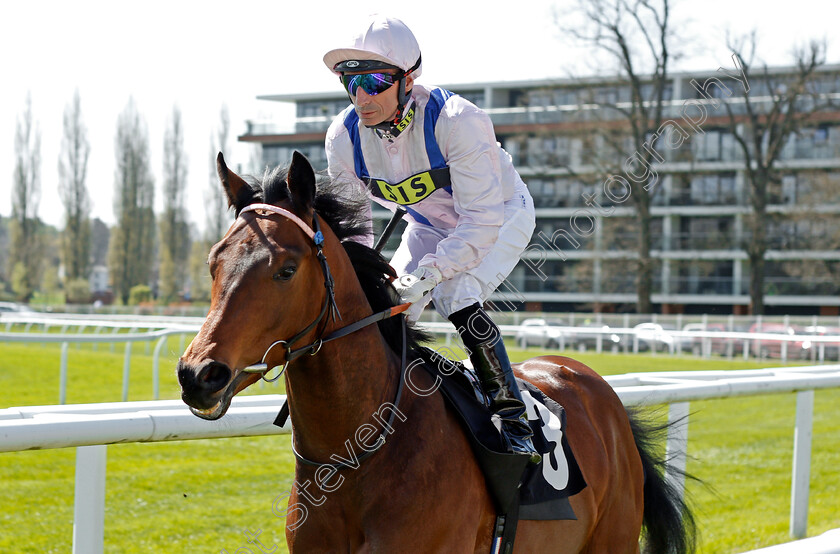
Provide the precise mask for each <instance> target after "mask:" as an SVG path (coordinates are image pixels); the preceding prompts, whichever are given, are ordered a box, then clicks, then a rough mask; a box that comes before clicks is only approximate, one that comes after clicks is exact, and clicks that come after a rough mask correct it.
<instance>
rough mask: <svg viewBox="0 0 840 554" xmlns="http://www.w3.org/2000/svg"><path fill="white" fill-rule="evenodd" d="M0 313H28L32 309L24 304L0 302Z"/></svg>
mask: <svg viewBox="0 0 840 554" xmlns="http://www.w3.org/2000/svg"><path fill="white" fill-rule="evenodd" d="M0 312H4V313H18V314H19V313H29V312H32V308H30V307H29V306H26V305H25V304H18V303H17V302H0Z"/></svg>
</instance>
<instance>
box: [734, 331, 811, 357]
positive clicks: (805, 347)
mask: <svg viewBox="0 0 840 554" xmlns="http://www.w3.org/2000/svg"><path fill="white" fill-rule="evenodd" d="M749 332H750V333H770V334H773V335H788V336H791V335H804V334H806V333H805V329H803V328H801V327H795V326H791V325H784V324H782V323H761V324H758V323H753V324H752V326H750V331H749ZM784 343H787V358H791V359H798V360H804V359H807V358H808V357H809V356H810V355H811V344H812V343H811V341H810V340H807V339H803V340H778V339H753V340H752V342H751V344H750V349H751V350H750V351H751V353H752V355H753V356H755V357H757V358H781V357H782V344H784Z"/></svg>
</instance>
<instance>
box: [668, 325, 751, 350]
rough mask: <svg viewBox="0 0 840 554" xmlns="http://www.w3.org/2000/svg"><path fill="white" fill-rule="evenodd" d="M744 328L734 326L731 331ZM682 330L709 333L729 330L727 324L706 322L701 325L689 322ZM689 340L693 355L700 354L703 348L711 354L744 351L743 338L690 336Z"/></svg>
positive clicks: (743, 329) (738, 330) (744, 329)
mask: <svg viewBox="0 0 840 554" xmlns="http://www.w3.org/2000/svg"><path fill="white" fill-rule="evenodd" d="M746 330H747V329H746V328H738V327H736V328H734V329H732V330H731V331H733V332H740V331H746ZM683 331H689V332H690V331H703V332H711V333H721V334H722V333H726V332H729V331H730V330H729V329H727V326H726V325H724V324H723V323H708V324H706V325H703V324H702V323H689V324H688V325H686V326H685V327H683ZM689 340H690V341H691V352H692V353H693V354H694V355H695V356H702V355H703V352H704V349H708V353H709V354H710V355H711V354H719V355H721V356H730V355H731V356H737V355H742V354H743V353H744V342H745V341H744V339H733V338H729V337H723V336H720V337H715V336H712V337H692V338H690V339H689Z"/></svg>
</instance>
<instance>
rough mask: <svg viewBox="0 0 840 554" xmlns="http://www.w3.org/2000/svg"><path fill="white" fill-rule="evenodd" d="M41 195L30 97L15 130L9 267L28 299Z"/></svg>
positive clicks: (34, 274)
mask: <svg viewBox="0 0 840 554" xmlns="http://www.w3.org/2000/svg"><path fill="white" fill-rule="evenodd" d="M40 196H41V132H40V130H39V129H38V126H37V124H36V123H35V122H34V121H33V114H32V96H31V95H27V97H26V108H25V110H24V112H23V114H21V116H20V117H19V118H18V120H17V126H16V129H15V169H14V182H13V186H12V221H11V228H10V245H9V246H10V248H9V250H10V251H9V268H10V270H11V278H12V288H13V289H14V292H15V295H16V296H17V297H18V299H19V300H21V301H24V302H28V301H29V300H30V298H32V294H33V293H34V292H35V289H36V287H37V285H38V282H39V280H40V271H41V259H42V255H43V250H42V249H41V248H40V246H39V236H38V227H39V221H38V204H39V202H40Z"/></svg>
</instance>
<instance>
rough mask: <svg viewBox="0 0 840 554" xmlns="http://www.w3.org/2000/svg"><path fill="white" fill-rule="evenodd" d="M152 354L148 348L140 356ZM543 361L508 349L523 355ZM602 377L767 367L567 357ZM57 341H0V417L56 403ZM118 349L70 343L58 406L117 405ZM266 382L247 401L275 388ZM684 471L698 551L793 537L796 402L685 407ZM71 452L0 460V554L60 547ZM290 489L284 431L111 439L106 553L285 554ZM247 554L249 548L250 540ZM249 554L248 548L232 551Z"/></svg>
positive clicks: (817, 517)
mask: <svg viewBox="0 0 840 554" xmlns="http://www.w3.org/2000/svg"><path fill="white" fill-rule="evenodd" d="M179 349H180V344H179V341H178V339H175V338H173V339H170V341H169V343H168V345H167V348H166V349H165V352H166V353H167V355H166V357H165V359H163V360H162V361H161V376H160V377H161V385H160V390H161V397H162V398H177V397H178V395H179V391H178V386H177V382H176V379H175V375H174V371H173V368H174V365H175V362H176V359H177V352H178V350H179ZM132 352H133V353H134V355H133V357H132V362H131V369H132V372H131V381H130V388H129V400H147V399H150V398H151V397H152V386H151V382H152V381H151V368H152V360H151V356H150V355H148V354H147V353H146V352H147V349H146V347H145V345H142V344H136V345H134V347H133V348H132ZM149 352H151V349H149ZM539 353H541V351H538V350H536V349H530V350H528V351H527V352H522V351H520V350H515V349H513V348H511V358H512V359H514V360H521V359H525V358H527V357H531V356H535V355H538V354H539ZM570 355H571V356H573V357H576V358H578V359H580V360H582V361H584V362H585V363H587V364H589V365H591V366H592V367H593V368H595V369H596V370H598V371H599V372H600V373H602V374H605V375H606V374H618V373H627V372H635V371H664V370H670V371H673V370H680V371H683V370H702V369H744V368H757V367H766V366H767V365H768V364H767V363H759V362H749V363H744V362H742V361H734V362H729V361H725V360H716V361H701V360H695V359H692V358H690V357H668V356H663V355H659V356H656V357H652V356H644V355H639V356H633V355H628V356H623V355H613V354H602V355H597V354H582V353H573V354H571V353H570ZM59 359H60V350H59V347H58V345H40V344H37V345H36V344H32V345H17V344H7V343H4V344H0V408H4V407H9V406H22V405H39V404H54V403H57V402H58V367H59ZM122 365H123V349H122V347H121V346H119V347H117V349H116V351H115V352H111V350H110V348H109V347H108V346H105V345H100V346H99V347H98V349H97V350H96V351H93V349H92V347H90V346H83V347H81V348H77V347H75V346H71V348H70V351H69V367H68V389H67V400H68V403H82V402H110V401H117V400H119V399H120V397H121V392H122ZM278 391H279V389H278V388H275V387H264V388H259V387H256V388H254V390H253V391H250V390H249V392H253V393H257V394H261V393H276V392H278ZM838 406H840V391H837V390H832V391H819V392H817V394H816V408H815V419H814V452H813V456H812V471H811V483H812V486H811V497H810V513H809V526H808V530H809V535H816V534H820V533H822V532H824V531H826V530H828V529H831V528H835V527H840V490H838V489H840V472H837V471H836V468H837V467H840V422H838V417H837V416H838ZM691 412H692V415H691V422H690V427H689V455H690V456H691V459H690V460H689V464H688V470H689V472H691V473H693V474H695V475H696V476H697V477H699V478H701V479H702V480H704V481H705V482H706V483H707V484H708V485H709V487H704V486H699V485H697V484H693V483H689V488H688V490H689V495H690V498H691V499H692V500H693V503H694V506H695V510H696V513H697V518H698V521H699V526H700V533H701V535H700V551H701V552H703V553H718V552H720V553H724V552H725V553H729V552H732V553H736V552H743V551H745V550H749V549H751V548H757V547H760V546H768V545H772V544H776V543H779V542H784V541H787V540H790V539H789V537H788V519H789V510H790V472H791V464H792V462H791V459H792V443H793V420H794V412H795V396H794V395H790V394H789V395H773V396H763V397H750V398H736V399H731V400H725V401H724V400H715V401H703V402H694V403H692V404H691ZM74 473H75V449H58V450H44V451H29V452H13V453H5V454H0V480H2V483H3V495H2V498H3V500H2V507H3V509H2V510H0V552H62V553H63V552H69V551H70V550H71V543H72V526H73V495H74ZM292 480H293V457H292V455H291V451H290V448H289V437H288V436H279V437H278V436H273V437H253V438H237V439H216V440H200V441H179V442H169V443H153V444H121V445H111V446H109V447H108V473H107V485H106V508H105V510H106V511H105V550H106V552H109V553H111V552H142V553H148V552H166V553H181V552H206V553H218V552H221V551H222V549H226V550H227V551H228V552H230V553H233V552H236V550H237V549H239V548H240V547H243V546H246V545H248V543H247V540H248V537H247V536H246V532H252V533H253V532H257V531H259V532H260V533H261V534H260V540H261V541H262V543H263V544H264V545H265V546H266V549H267V550H268V549H270V548H271V546H272V544H274V545H276V546H277V547H278V548H277V550H276V552H281V551H285V542H284V533H283V519H282V518H281V517H278V516H277V515H275V514H274V513H273V512H272V504H273V502H274V500H275V498H276V497H277V496H278V495H283V494H286V493H287V492H288V490H289V487H290V486H291V483H292ZM251 547H252V549H254V550H253V551H254V552H257V551H259V548H257V547H256V546H254V545H251ZM241 552H247V550H244V549H243V550H241Z"/></svg>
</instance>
